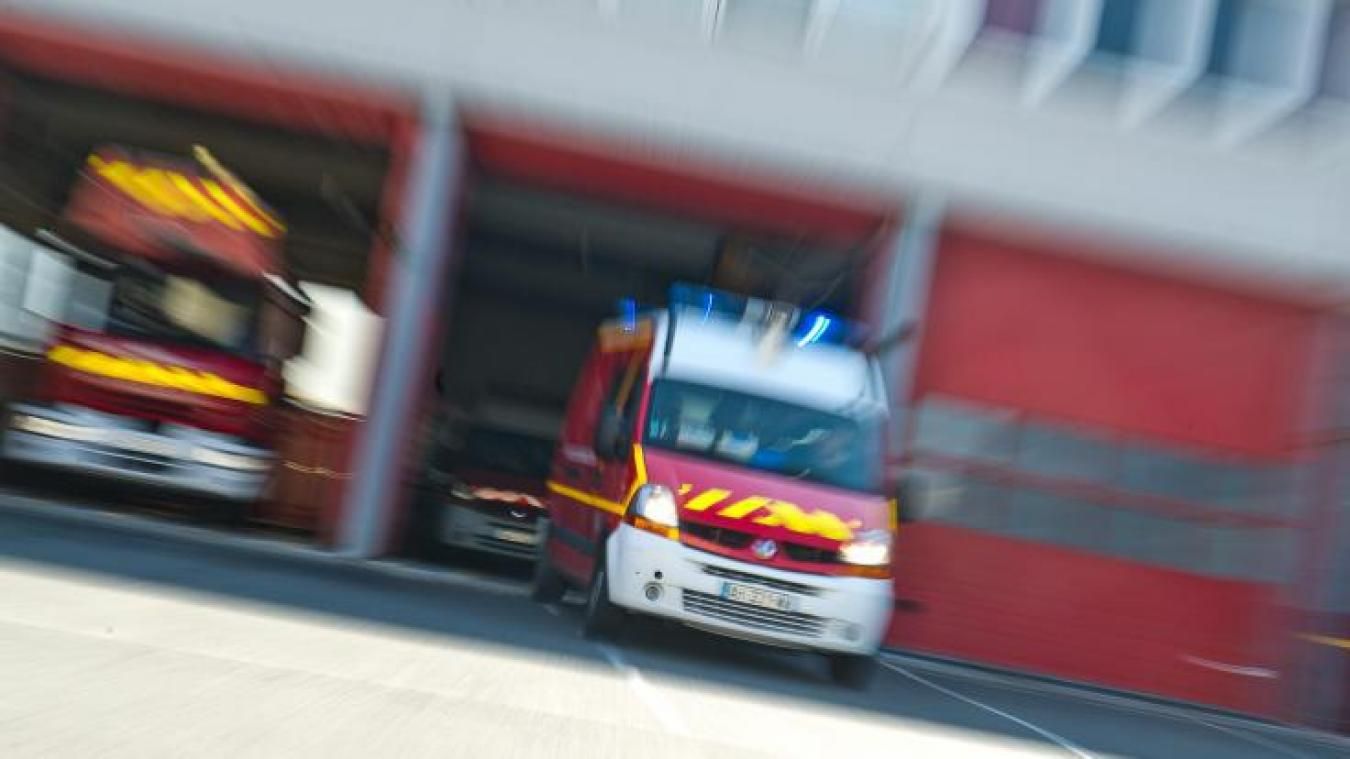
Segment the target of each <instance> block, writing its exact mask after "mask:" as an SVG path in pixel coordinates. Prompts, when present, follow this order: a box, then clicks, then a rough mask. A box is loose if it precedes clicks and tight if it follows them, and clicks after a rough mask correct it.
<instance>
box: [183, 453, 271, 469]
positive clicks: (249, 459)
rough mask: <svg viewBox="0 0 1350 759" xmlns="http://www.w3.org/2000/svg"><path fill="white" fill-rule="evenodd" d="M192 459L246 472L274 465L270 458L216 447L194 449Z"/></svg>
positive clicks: (209, 464) (208, 464)
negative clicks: (220, 449) (230, 451)
mask: <svg viewBox="0 0 1350 759" xmlns="http://www.w3.org/2000/svg"><path fill="white" fill-rule="evenodd" d="M192 460H193V461H196V462H197V463H199V464H205V465H207V466H215V467H220V468H221V469H236V470H239V471H244V472H265V471H267V469H268V468H269V467H271V465H272V462H271V461H270V460H268V459H266V458H262V457H259V456H248V455H241V454H238V453H226V452H224V451H217V450H215V449H214V448H200V447H199V448H194V449H193V451H192Z"/></svg>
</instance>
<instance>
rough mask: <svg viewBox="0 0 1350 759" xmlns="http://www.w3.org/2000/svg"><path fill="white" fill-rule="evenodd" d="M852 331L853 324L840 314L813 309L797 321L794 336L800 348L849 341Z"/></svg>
mask: <svg viewBox="0 0 1350 759" xmlns="http://www.w3.org/2000/svg"><path fill="white" fill-rule="evenodd" d="M851 331H853V330H852V325H850V324H849V323H848V322H846V321H845V320H844V319H843V318H841V317H839V316H838V315H836V314H832V313H829V312H826V311H812V312H810V313H808V314H806V315H805V316H803V317H802V318H801V320H800V321H798V322H797V329H796V330H794V331H793V334H792V337H793V339H794V340H795V341H796V343H797V347H799V348H804V347H806V346H808V345H812V344H828V345H840V344H843V343H845V342H847V340H848V338H849V334H850V332H851Z"/></svg>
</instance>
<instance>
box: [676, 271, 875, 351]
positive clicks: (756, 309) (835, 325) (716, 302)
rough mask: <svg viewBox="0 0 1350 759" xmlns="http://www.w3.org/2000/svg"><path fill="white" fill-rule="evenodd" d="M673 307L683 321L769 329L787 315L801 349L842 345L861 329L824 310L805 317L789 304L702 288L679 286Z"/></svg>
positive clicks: (789, 328) (793, 338)
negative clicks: (722, 321)
mask: <svg viewBox="0 0 1350 759" xmlns="http://www.w3.org/2000/svg"><path fill="white" fill-rule="evenodd" d="M670 307H671V309H672V310H678V311H680V313H681V317H682V318H693V319H695V320H699V321H709V320H710V319H725V320H728V321H738V322H746V321H749V322H756V323H760V324H764V325H767V324H768V323H769V322H770V321H771V319H772V317H774V316H781V315H782V314H783V312H784V311H787V320H786V325H785V326H786V328H787V337H788V339H790V340H791V341H792V343H793V344H794V345H796V346H797V347H799V348H801V347H805V346H807V345H813V344H830V345H840V344H843V343H845V342H847V341H848V340H849V339H850V338H851V337H852V336H853V335H855V334H857V333H858V330H857V326H856V325H853V324H851V323H849V322H848V321H846V320H845V319H843V318H842V317H840V316H839V315H838V314H833V313H830V312H828V311H823V310H812V311H807V312H805V313H803V312H802V310H801V309H799V308H797V307H795V306H792V305H791V304H787V303H777V302H774V301H769V300H764V299H761V298H750V297H747V296H744V295H738V294H736V293H730V292H726V291H724V290H717V289H714V288H711V287H704V286H701V285H691V284H687V283H677V284H674V285H671V288H670Z"/></svg>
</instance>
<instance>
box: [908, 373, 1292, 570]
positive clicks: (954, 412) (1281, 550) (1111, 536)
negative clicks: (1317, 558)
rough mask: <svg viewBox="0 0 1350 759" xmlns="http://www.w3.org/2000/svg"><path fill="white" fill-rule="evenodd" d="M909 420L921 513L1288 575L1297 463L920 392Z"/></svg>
mask: <svg viewBox="0 0 1350 759" xmlns="http://www.w3.org/2000/svg"><path fill="white" fill-rule="evenodd" d="M912 425H913V426H912V430H911V433H912V434H911V441H912V445H911V452H912V465H911V470H910V473H911V475H912V476H913V480H914V484H915V487H914V489H913V491H912V492H913V494H914V495H913V499H914V500H913V505H914V506H915V508H914V514H915V517H916V518H917V519H919V520H921V521H932V522H938V523H943V524H949V525H955V526H960V527H966V528H969V529H974V530H980V531H984V532H990V533H993V534H998V535H1004V536H1007V537H1014V538H1018V539H1021V540H1030V541H1036V542H1041V543H1045V544H1047V545H1053V546H1059V547H1063V548H1071V549H1074V550H1080V551H1087V552H1091V553H1097V554H1100V555H1103V556H1112V557H1115V558H1119V559H1122V560H1125V561H1132V562H1138V563H1141V564H1146V565H1151V566H1156V567H1163V568H1167V569H1173V570H1178V571H1184V572H1191V573H1194V574H1204V575H1209V576H1213V577H1221V578H1229V579H1236V580H1243V581H1248V582H1268V583H1275V582H1284V581H1287V580H1288V579H1289V578H1290V571H1289V566H1290V564H1291V561H1292V558H1291V553H1292V546H1293V545H1294V534H1293V529H1292V528H1293V527H1294V526H1296V524H1297V522H1296V518H1297V514H1296V513H1295V510H1294V506H1295V505H1296V503H1297V501H1296V498H1295V496H1296V494H1297V493H1298V492H1299V488H1298V487H1297V484H1298V480H1297V479H1296V477H1297V476H1298V474H1299V473H1300V471H1301V470H1299V469H1296V468H1294V467H1292V466H1287V465H1282V464H1266V463H1261V462H1249V461H1244V460H1239V459H1232V458H1224V457H1220V456H1217V455H1209V454H1204V453H1200V452H1195V451H1186V450H1182V449H1178V448H1173V447H1169V446H1166V445H1163V444H1159V443H1156V442H1143V441H1139V440H1130V439H1117V438H1114V437H1108V436H1105V435H1102V434H1101V433H1099V432H1096V431H1088V430H1086V429H1080V428H1074V427H1070V426H1067V425H1063V424H1058V423H1048V422H1046V421H1044V420H1041V419H1038V418H1035V417H1034V416H1031V415H1026V414H1022V413H1019V412H1014V411H1012V410H1010V409H1000V408H994V407H989V406H983V405H980V404H974V403H969V402H966V401H959V400H955V399H951V398H937V397H930V398H925V399H923V400H922V401H921V403H920V404H919V406H918V408H917V410H916V413H915V415H914V417H913V422H912ZM1234 517H1239V518H1241V519H1244V520H1246V521H1245V522H1243V523H1235V522H1234Z"/></svg>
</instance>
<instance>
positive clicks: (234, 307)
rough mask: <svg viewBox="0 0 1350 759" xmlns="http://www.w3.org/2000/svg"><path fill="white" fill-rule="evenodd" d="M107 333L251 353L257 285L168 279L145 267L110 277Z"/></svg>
mask: <svg viewBox="0 0 1350 759" xmlns="http://www.w3.org/2000/svg"><path fill="white" fill-rule="evenodd" d="M110 284H111V287H112V292H111V295H112V297H111V302H110V303H109V307H108V313H107V330H108V332H109V333H111V334H115V335H126V336H132V337H149V338H153V339H156V340H162V341H165V342H173V343H185V344H191V345H198V346H201V347H206V348H213V349H218V350H219V349H224V350H228V351H230V352H232V353H238V354H249V353H251V352H252V350H253V347H254V346H253V331H254V326H255V320H256V318H257V312H258V309H259V306H260V301H261V298H260V293H259V291H258V288H257V287H256V286H254V285H253V283H250V282H247V281H238V280H234V279H231V278H225V277H215V278H210V279H207V278H193V277H188V276H181V275H174V274H167V273H164V272H160V271H158V270H156V269H153V268H151V267H149V266H147V265H142V266H139V267H135V268H133V267H124V268H122V269H121V270H119V271H118V272H116V274H115V275H114V276H113V277H112V281H111V283H110Z"/></svg>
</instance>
